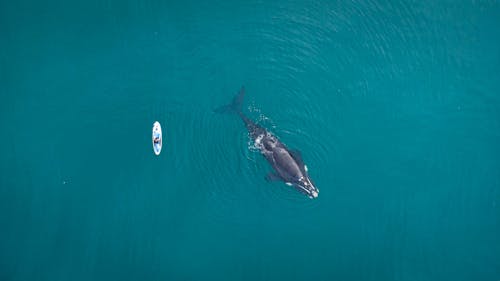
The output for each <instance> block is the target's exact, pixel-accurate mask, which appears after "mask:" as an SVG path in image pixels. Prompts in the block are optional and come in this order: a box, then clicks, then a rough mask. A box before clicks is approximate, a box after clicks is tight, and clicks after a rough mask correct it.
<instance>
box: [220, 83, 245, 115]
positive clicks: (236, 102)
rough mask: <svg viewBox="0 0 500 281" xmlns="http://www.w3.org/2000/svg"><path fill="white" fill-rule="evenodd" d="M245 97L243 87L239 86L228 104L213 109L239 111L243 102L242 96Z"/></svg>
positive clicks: (226, 111) (221, 111) (229, 111)
mask: <svg viewBox="0 0 500 281" xmlns="http://www.w3.org/2000/svg"><path fill="white" fill-rule="evenodd" d="M244 97H245V87H243V86H242V87H241V89H240V91H239V92H238V94H237V95H236V96H235V97H234V98H233V101H232V102H231V103H230V104H227V105H224V106H221V107H219V108H216V109H215V110H214V111H215V112H216V113H241V106H242V104H243V98H244Z"/></svg>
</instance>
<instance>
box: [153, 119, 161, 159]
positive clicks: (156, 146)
mask: <svg viewBox="0 0 500 281" xmlns="http://www.w3.org/2000/svg"><path fill="white" fill-rule="evenodd" d="M155 138H157V139H158V141H157V142H155ZM152 141H153V151H154V152H155V154H156V155H160V152H161V146H162V133H161V125H160V122H158V121H155V123H154V124H153V136H152Z"/></svg>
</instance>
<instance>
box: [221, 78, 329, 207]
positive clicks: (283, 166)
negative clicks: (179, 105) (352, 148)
mask: <svg viewBox="0 0 500 281" xmlns="http://www.w3.org/2000/svg"><path fill="white" fill-rule="evenodd" d="M244 97H245V87H241V89H240V91H239V92H238V93H237V95H236V96H235V97H234V98H233V100H232V102H231V103H230V104H227V105H224V106H221V107H219V108H217V109H215V110H214V111H215V112H216V113H235V114H237V115H238V116H239V117H240V118H241V120H243V123H245V127H246V129H247V130H248V134H249V137H250V138H251V140H252V141H253V143H254V146H255V147H256V148H258V149H259V151H260V152H261V154H262V155H263V156H264V157H265V159H266V160H267V162H269V164H270V165H271V167H272V168H273V171H272V172H269V173H268V174H267V175H266V177H265V178H266V180H268V181H283V182H284V183H285V184H286V185H289V186H293V187H294V188H295V189H296V190H298V191H299V192H301V193H303V194H305V195H306V196H308V197H309V198H311V199H312V198H317V197H318V194H319V189H318V188H317V187H316V186H315V184H314V183H313V181H312V180H311V178H310V177H309V173H308V169H307V166H306V165H305V164H304V161H303V160H302V154H301V153H300V151H298V150H292V149H289V148H288V147H287V146H286V145H285V144H284V143H283V142H281V141H280V140H279V139H278V138H277V137H276V136H275V135H274V134H273V133H271V132H270V131H268V130H267V129H265V128H264V127H262V126H260V125H258V124H257V123H255V122H254V121H252V120H251V119H250V118H248V117H247V116H246V115H245V114H244V113H243V111H242V105H243V99H244Z"/></svg>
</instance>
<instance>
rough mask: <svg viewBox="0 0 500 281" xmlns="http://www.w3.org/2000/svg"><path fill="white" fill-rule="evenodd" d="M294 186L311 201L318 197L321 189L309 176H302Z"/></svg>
mask: <svg viewBox="0 0 500 281" xmlns="http://www.w3.org/2000/svg"><path fill="white" fill-rule="evenodd" d="M293 185H294V186H295V187H296V188H297V189H298V190H299V191H300V192H302V193H304V194H305V195H307V196H309V198H311V199H314V198H316V197H318V194H319V189H318V188H317V187H316V186H315V185H314V183H313V182H312V181H311V179H310V178H309V177H308V176H301V177H300V178H299V179H298V180H297V181H296V182H294V183H293Z"/></svg>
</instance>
